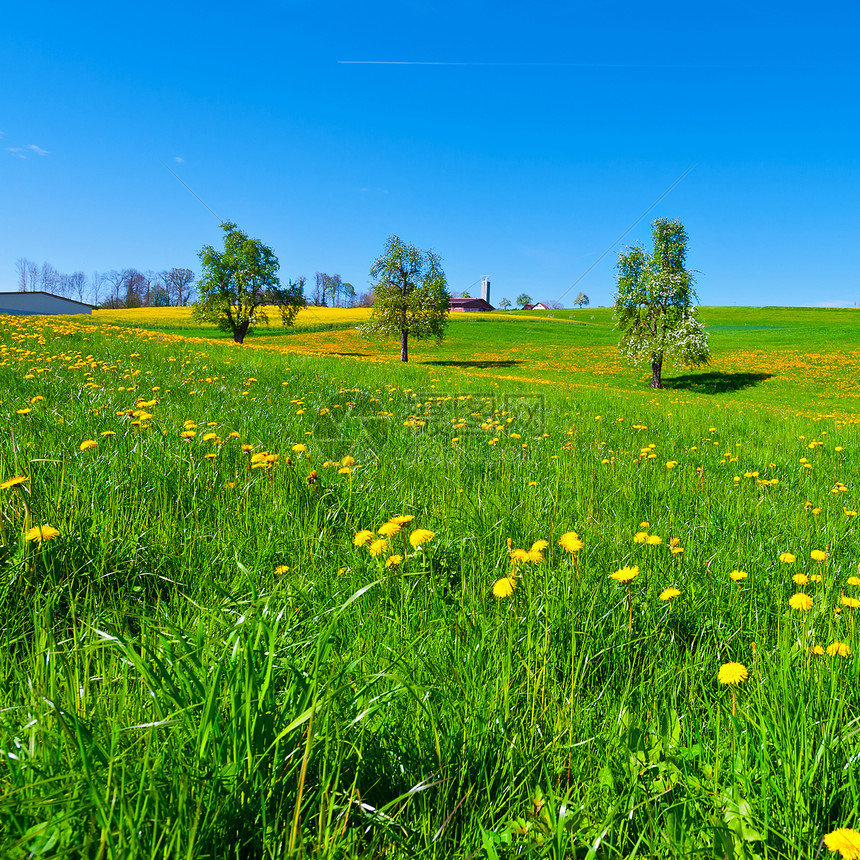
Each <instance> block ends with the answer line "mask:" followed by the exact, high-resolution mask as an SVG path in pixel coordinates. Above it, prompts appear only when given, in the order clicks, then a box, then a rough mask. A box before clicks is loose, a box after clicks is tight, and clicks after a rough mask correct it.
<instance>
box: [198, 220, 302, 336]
mask: <svg viewBox="0 0 860 860" xmlns="http://www.w3.org/2000/svg"><path fill="white" fill-rule="evenodd" d="M221 229H222V230H223V231H224V234H225V235H224V250H223V251H218V250H216V249H215V248H213V247H212V246H211V245H204V246H203V248H202V250H201V251H200V255H199V256H200V262H201V263H202V264H203V274H202V275H201V276H200V280H199V281H198V283H197V289H198V291H199V293H200V299H199V301H198V302H197V303H196V304H195V305H194V318H195V319H198V320H201V321H203V322H211V323H215V325H217V326H218V327H219V328H220V329H221V330H222V331H227V332H230V333H231V334H232V335H233V340H235V341H236V343H242V342H243V341H244V339H245V335H246V334H247V333H248V332H249V331H252V330H253V328H254V326H255V325H256V324H257V323H265V324H266V325H268V322H269V316H268V313H267V312H266V308H267V307H273V306H274V307H276V308H277V309H278V310H279V312H280V314H281V321H282V322H283V324H284V325H292V322H293V320H294V319H295V318H296V314H297V313H298V312H299V310H300V309H301V308H303V307H304V306H305V299H304V295H303V292H304V291H303V286H304V279H303V278H299V280H298V281H297V282H296V283H295V284H294V283H292V282H290V283H289V284H288V285H287V286H286V287H282V286H281V282H280V281H279V280H278V266H279V264H278V258H277V257H276V256H275V254H274V252H273V251H272V249H271V248H269V247H268V246H267V245H264V244H263V243H262V242H261V241H260V240H259V239H250V238H248V235H247V234H246V233H244V232H243V231H242V230H240V229H239V228H238V227H237V226H236V225H235V224H232V223H230V222H229V221H228V222H225V223H223V224H222V225H221Z"/></svg>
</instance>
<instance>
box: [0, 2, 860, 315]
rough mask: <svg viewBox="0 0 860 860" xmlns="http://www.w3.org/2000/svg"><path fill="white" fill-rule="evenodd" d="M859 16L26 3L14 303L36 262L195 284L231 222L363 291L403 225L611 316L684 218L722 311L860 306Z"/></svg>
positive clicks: (754, 10)
mask: <svg viewBox="0 0 860 860" xmlns="http://www.w3.org/2000/svg"><path fill="white" fill-rule="evenodd" d="M858 24H860V9H858V7H856V6H855V5H854V4H849V3H847V2H845V3H843V2H837V3H831V4H800V3H793V2H789V3H780V4H776V3H769V2H768V3H760V4H748V3H740V2H733V0H728V2H723V3H720V4H707V5H705V4H690V3H680V2H675V0H667V2H664V3H661V4H655V3H628V2H617V3H612V4H595V3H593V2H588V3H579V2H574V3H545V2H535V3H531V4H523V3H501V4H500V3H488V2H483V0H464V2H457V3H449V2H444V3H439V2H437V3H429V2H424V0H406V2H403V0H401V2H380V3H364V4H358V3H340V2H331V3H326V4H322V3H311V2H263V3H256V4H254V3H250V4H246V5H239V4H224V3H210V4H198V3H185V4H182V3H171V4H167V3H163V2H154V3H149V4H115V3H110V4H108V3H90V4H84V5H78V6H75V5H74V4H68V3H62V4H60V3H54V2H47V3H40V4H24V3H18V4H14V6H11V7H9V6H7V7H4V11H3V12H2V13H0V33H2V35H0V74H2V80H3V86H2V91H0V131H2V132H3V134H2V137H0V189H2V200H3V205H2V207H0V290H12V289H15V288H16V281H15V261H16V259H17V258H19V257H27V258H29V259H31V260H35V261H37V262H41V261H43V260H47V261H48V262H50V263H52V264H53V265H54V266H56V267H57V268H58V269H60V270H62V271H67V272H71V271H74V270H83V271H85V272H87V273H90V272H92V271H93V270H101V271H104V270H109V269H113V268H124V267H128V266H134V267H137V268H140V269H156V270H158V269H163V268H169V267H172V266H185V267H189V268H192V269H194V270H195V271H198V272H199V261H198V260H197V251H198V250H199V249H200V247H201V246H202V245H203V244H205V243H212V244H217V243H218V242H219V240H220V230H219V228H218V223H219V219H225V220H232V221H235V222H236V223H237V224H238V225H239V226H240V227H241V228H242V229H244V230H245V231H246V232H248V233H249V234H251V235H253V236H256V237H258V238H260V239H261V240H262V241H264V242H265V243H266V244H268V245H270V246H271V247H272V248H273V249H274V250H275V252H276V253H277V255H278V257H279V258H280V261H281V274H282V276H283V277H284V278H289V277H295V276H297V275H301V274H304V275H306V276H307V277H308V278H309V279H312V278H313V275H314V272H316V271H326V272H329V273H334V272H338V273H340V274H341V275H342V276H343V278H344V279H345V280H348V281H350V282H352V283H353V284H354V285H355V286H356V287H357V288H358V289H359V290H362V289H366V288H367V285H368V283H369V279H368V274H367V273H368V270H369V268H370V265H371V262H372V261H373V259H374V258H375V257H376V256H377V255H378V254H379V253H381V250H382V246H383V243H384V242H385V239H386V237H387V236H388V235H389V234H391V233H396V234H397V235H399V236H400V237H401V238H402V239H404V240H405V241H408V242H412V243H414V244H416V245H419V246H421V247H432V248H433V249H434V250H436V251H437V252H438V253H439V254H440V255H441V257H442V260H443V266H444V268H445V271H446V273H447V275H448V281H449V288H450V289H451V290H452V291H460V290H464V289H467V288H469V287H472V290H473V292H474V290H475V287H474V285H475V282H477V281H479V279H480V278H481V276H482V275H485V274H486V275H489V276H490V278H491V280H492V284H493V299H494V300H498V299H499V298H501V297H502V296H507V297H508V298H510V299H513V298H515V297H516V295H518V294H519V293H521V292H527V293H529V294H530V295H531V296H532V297H533V298H534V299H536V300H544V301H550V300H554V299H555V300H560V301H562V302H564V303H565V304H568V305H569V304H570V302H571V301H572V299H573V297H574V296H575V294H576V293H577V292H578V291H580V290H583V291H584V292H586V293H587V294H588V295H589V296H590V297H591V300H592V304H593V305H599V304H610V303H611V301H612V295H613V285H614V261H615V257H616V254H617V252H618V250H620V249H622V248H623V247H624V246H625V245H626V244H629V243H632V242H635V241H645V242H647V240H648V238H649V235H650V226H649V224H650V221H651V220H653V219H654V218H655V217H670V218H676V217H677V218H681V220H682V221H683V223H684V225H685V226H686V228H687V232H688V234H689V237H690V242H689V255H688V263H689V265H690V267H691V268H693V269H695V270H697V271H698V273H699V274H698V275H697V278H698V290H699V296H700V300H701V302H702V304H711V305H766V304H783V305H834V306H853V305H854V304H855V303H860V265H858V263H857V258H856V256H855V254H854V253H853V251H854V249H855V248H856V247H857V244H858V238H860V147H858V140H860V119H858V110H857V102H858V97H857V88H858V82H860V59H858V58H860V51H858V50H857V45H856V41H857V33H858ZM357 61H361V62H357ZM164 165H167V166H168V167H169V168H170V169H171V170H173V171H175V173H176V174H177V175H178V176H179V177H181V178H182V180H183V181H184V182H185V183H187V184H188V186H190V187H191V188H192V189H193V190H194V192H195V193H196V194H197V195H199V197H200V198H201V199H202V200H203V201H205V203H206V205H207V206H208V207H210V208H211V209H212V210H213V211H214V212H215V213H216V214H217V218H216V217H215V216H214V215H213V214H212V213H211V212H210V211H209V210H208V209H207V208H206V207H204V206H203V205H202V204H201V203H200V202H198V200H197V199H195V197H194V196H192V194H191V193H189V192H188V191H187V190H186V189H185V188H184V187H183V186H182V185H181V184H180V183H179V182H178V181H177V180H176V179H175V178H174V177H173V176H172V175H171V174H170V172H169V171H168V170H167V169H165V166H164ZM679 180H680V181H679ZM628 231H629V232H628ZM571 286H573V289H572V291H569V290H570V288H571Z"/></svg>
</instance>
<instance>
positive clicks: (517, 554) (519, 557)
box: [511, 549, 529, 561]
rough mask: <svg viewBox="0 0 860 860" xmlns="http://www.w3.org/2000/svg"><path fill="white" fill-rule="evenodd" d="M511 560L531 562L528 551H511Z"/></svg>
mask: <svg viewBox="0 0 860 860" xmlns="http://www.w3.org/2000/svg"><path fill="white" fill-rule="evenodd" d="M511 560H512V561H528V560H529V552H528V550H527V549H514V550H511Z"/></svg>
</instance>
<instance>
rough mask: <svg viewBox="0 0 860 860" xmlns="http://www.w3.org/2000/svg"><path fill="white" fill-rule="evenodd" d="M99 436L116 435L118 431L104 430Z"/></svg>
mask: <svg viewBox="0 0 860 860" xmlns="http://www.w3.org/2000/svg"><path fill="white" fill-rule="evenodd" d="M99 436H116V433H114V431H113V430H103V431H102V432H101V433H99Z"/></svg>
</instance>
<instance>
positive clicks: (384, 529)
mask: <svg viewBox="0 0 860 860" xmlns="http://www.w3.org/2000/svg"><path fill="white" fill-rule="evenodd" d="M400 528H401V526H400V523H395V522H394V521H393V520H389V521H388V522H387V523H383V524H382V525H381V526H380V527H379V533H380V534H381V535H385V537H394V535H396V534H397V533H398V532H399V531H400Z"/></svg>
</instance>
